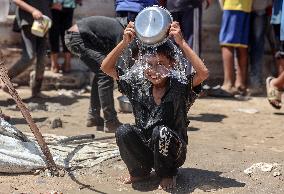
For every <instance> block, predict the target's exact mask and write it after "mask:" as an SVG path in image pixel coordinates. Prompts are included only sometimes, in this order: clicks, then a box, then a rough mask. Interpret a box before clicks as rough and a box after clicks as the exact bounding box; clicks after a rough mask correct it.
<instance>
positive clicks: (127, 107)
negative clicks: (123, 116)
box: [117, 96, 133, 113]
mask: <svg viewBox="0 0 284 194" xmlns="http://www.w3.org/2000/svg"><path fill="white" fill-rule="evenodd" d="M117 100H118V102H119V110H120V111H121V112H127V113H131V112H133V109H132V105H131V103H130V101H129V99H128V98H127V97H126V96H119V97H117Z"/></svg>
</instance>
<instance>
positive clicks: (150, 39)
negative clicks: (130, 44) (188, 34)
mask: <svg viewBox="0 0 284 194" xmlns="http://www.w3.org/2000/svg"><path fill="white" fill-rule="evenodd" d="M172 22H173V19H172V16H171V14H170V12H169V11H168V10H166V9H165V8H162V7H159V6H152V7H147V8H145V9H143V10H142V11H141V12H140V13H139V14H138V15H137V16H136V19H135V22H134V28H135V32H136V36H137V37H138V39H139V40H140V41H142V43H143V44H145V45H149V46H151V45H156V44H160V43H163V42H164V41H166V39H167V37H168V31H169V27H170V25H171V23H172Z"/></svg>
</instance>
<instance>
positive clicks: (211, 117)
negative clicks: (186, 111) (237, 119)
mask: <svg viewBox="0 0 284 194" xmlns="http://www.w3.org/2000/svg"><path fill="white" fill-rule="evenodd" d="M225 118H227V116H226V115H222V114H211V113H203V114H199V115H189V117H188V119H189V120H190V121H202V122H221V121H223V119H225Z"/></svg>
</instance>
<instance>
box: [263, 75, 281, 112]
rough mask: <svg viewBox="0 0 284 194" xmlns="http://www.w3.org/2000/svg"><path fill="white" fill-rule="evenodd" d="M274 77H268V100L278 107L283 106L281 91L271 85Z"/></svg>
mask: <svg viewBox="0 0 284 194" xmlns="http://www.w3.org/2000/svg"><path fill="white" fill-rule="evenodd" d="M273 79H274V77H268V78H267V79H266V92H267V100H268V102H269V103H270V104H271V106H273V107H274V108H276V109H280V108H281V106H282V105H281V93H282V92H281V91H280V90H278V89H277V88H275V87H273V86H271V84H270V83H271V80H273Z"/></svg>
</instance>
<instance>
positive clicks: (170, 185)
mask: <svg viewBox="0 0 284 194" xmlns="http://www.w3.org/2000/svg"><path fill="white" fill-rule="evenodd" d="M175 187H176V176H173V177H171V178H162V180H161V182H160V185H159V189H163V190H168V189H174V188H175Z"/></svg>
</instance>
